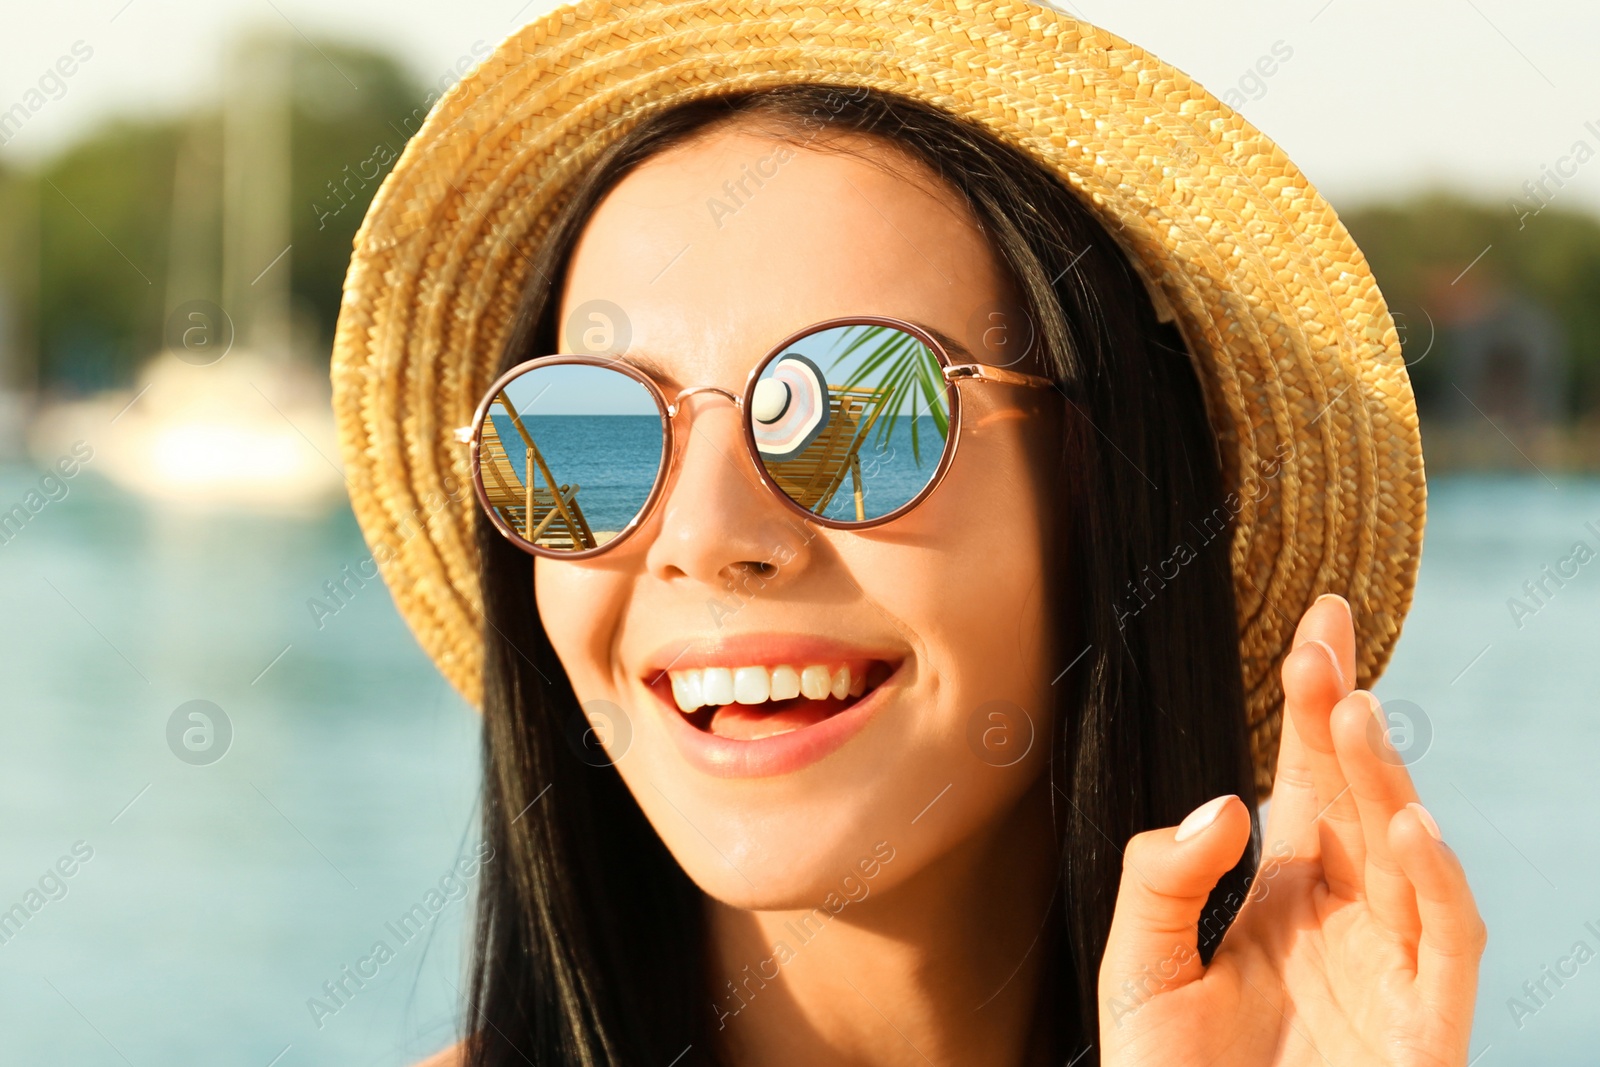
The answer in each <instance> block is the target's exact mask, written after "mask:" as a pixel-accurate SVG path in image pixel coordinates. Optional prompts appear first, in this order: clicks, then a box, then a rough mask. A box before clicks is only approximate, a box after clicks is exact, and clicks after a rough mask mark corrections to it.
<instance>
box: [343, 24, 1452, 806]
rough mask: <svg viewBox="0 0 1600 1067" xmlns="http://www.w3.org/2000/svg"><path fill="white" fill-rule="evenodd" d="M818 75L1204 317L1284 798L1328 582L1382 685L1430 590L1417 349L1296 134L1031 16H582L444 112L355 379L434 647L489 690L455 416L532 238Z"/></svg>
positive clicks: (389, 251)
mask: <svg viewBox="0 0 1600 1067" xmlns="http://www.w3.org/2000/svg"><path fill="white" fill-rule="evenodd" d="M793 82H827V83H832V84H837V85H841V86H857V85H863V86H870V87H872V88H874V89H879V90H884V91H887V92H892V93H900V94H903V95H907V96H911V97H915V98H917V99H920V100H924V101H927V102H929V103H932V104H935V105H937V106H939V107H942V108H945V109H946V110H948V111H951V112H954V113H956V114H958V115H961V116H965V117H967V118H969V119H972V120H975V121H976V122H978V123H981V124H982V125H983V126H985V127H986V128H988V129H989V130H991V131H993V132H994V133H995V134H997V135H999V136H1000V137H1002V138H1004V139H1006V140H1009V141H1011V142H1013V143H1015V144H1017V145H1018V146H1020V147H1021V148H1022V149H1024V150H1025V151H1027V152H1028V153H1030V154H1031V155H1033V156H1034V157H1035V158H1037V159H1039V160H1040V161H1041V162H1043V163H1044V164H1046V165H1047V166H1048V167H1050V168H1052V169H1053V170H1054V171H1055V172H1057V173H1059V174H1060V175H1061V176H1062V177H1063V178H1064V179H1065V180H1066V181H1067V182H1068V183H1070V185H1071V186H1072V187H1073V188H1074V189H1075V190H1076V191H1078V192H1079V193H1080V194H1081V195H1082V196H1083V197H1084V198H1085V199H1086V201H1088V202H1089V203H1090V204H1091V205H1092V206H1093V207H1094V209H1096V211H1097V212H1098V213H1099V215H1100V217H1101V218H1102V219H1103V220H1104V221H1105V223H1106V226H1107V229H1108V230H1109V231H1110V232H1111V233H1112V234H1113V236H1114V237H1115V238H1116V239H1117V240H1118V241H1119V242H1120V243H1121V244H1122V246H1123V247H1124V248H1125V249H1126V250H1127V251H1128V253H1129V254H1130V256H1131V257H1132V258H1133V260H1134V261H1135V264H1136V266H1138V268H1139V269H1140V272H1141V273H1142V274H1143V275H1145V277H1146V280H1147V282H1148V283H1149V284H1150V285H1151V286H1152V287H1153V289H1154V290H1155V292H1156V295H1157V298H1158V300H1160V299H1161V298H1164V301H1165V303H1166V304H1167V305H1169V307H1170V311H1171V312H1172V313H1175V315H1176V320H1177V323H1178V326H1179V328H1180V329H1181V330H1182V332H1183V335H1184V337H1185V339H1186V340H1187V342H1188V344H1189V346H1190V349H1191V351H1192V352H1193V353H1194V354H1195V357H1196V360H1197V364H1198V366H1199V367H1200V370H1201V372H1202V374H1201V376H1202V379H1203V384H1204V387H1205V392H1206V400H1207V404H1208V407H1209V410H1210V416H1211V420H1212V424H1213V425H1214V426H1215V427H1216V428H1217V432H1218V436H1219V438H1220V442H1221V447H1222V454H1223V460H1224V466H1225V474H1226V477H1227V479H1228V482H1229V486H1230V488H1231V489H1232V490H1233V492H1234V493H1235V494H1236V495H1235V496H1234V497H1232V498H1230V501H1231V502H1230V505H1229V510H1232V511H1234V512H1235V513H1236V521H1237V530H1236V533H1235V537H1234V541H1233V544H1232V549H1231V551H1232V556H1231V560H1232V566H1233V573H1234V575H1235V582H1236V587H1237V594H1238V623H1239V631H1240V654H1241V656H1242V659H1243V664H1244V676H1245V684H1246V687H1247V699H1248V714H1249V719H1250V723H1251V727H1252V747H1253V751H1254V755H1255V764H1256V771H1257V779H1258V785H1259V787H1260V788H1261V789H1262V790H1263V793H1265V791H1267V790H1269V789H1270V787H1271V776H1272V771H1273V767H1274V764H1275V759H1276V753H1277V747H1278V746H1277V740H1278V732H1279V718H1280V708H1281V704H1282V692H1281V688H1280V681H1279V676H1278V667H1279V665H1280V663H1281V661H1282V658H1283V656H1284V655H1285V654H1286V653H1287V651H1288V647H1289V643H1290V639H1291V637H1292V634H1293V630H1294V627H1295V625H1296V623H1297V622H1298V620H1299V618H1300V615H1301V614H1302V613H1303V612H1304V611H1305V609H1306V608H1307V607H1308V606H1309V605H1310V603H1311V602H1312V601H1313V599H1314V598H1315V597H1316V596H1317V595H1318V594H1320V593H1324V592H1337V593H1342V594H1343V595H1344V596H1345V597H1346V598H1348V599H1349V600H1350V602H1351V604H1352V605H1353V607H1354V609H1355V614H1356V627H1357V675H1358V677H1357V682H1358V684H1360V685H1370V684H1371V683H1372V681H1373V680H1374V679H1376V677H1377V676H1378V674H1379V672H1380V671H1381V670H1382V668H1383V666H1384V664H1385V663H1386V662H1387V660H1388V657H1389V653H1390V650H1391V649H1392V647H1393V645H1394V642H1395V639H1396V637H1397V636H1398V635H1399V632H1400V625H1401V620H1402V619H1403V617H1404V616H1405V613H1406V611H1407V609H1408V608H1409V607H1410V602H1411V594H1412V587H1413V584H1414V582H1415V577H1416V568H1417V564H1418V560H1419V557H1420V550H1421V539H1422V525H1423V511H1424V497H1425V492H1424V485H1423V468H1422V454H1421V445H1420V439H1419V436H1418V431H1417V417H1416V408H1415V404H1414V401H1413V398H1412V393H1411V387H1410V383H1409V381H1408V379H1407V376H1406V370H1405V365H1404V362H1403V360H1402V358H1401V353H1400V343H1399V337H1398V335H1397V334H1396V331H1395V328H1394V324H1393V322H1392V320H1391V318H1390V315H1389V313H1388V310H1387V309H1386V308H1385V306H1384V302H1383V299H1382V297H1381V296H1380V295H1379V292H1378V287H1377V285H1376V283H1375V282H1374V280H1373V277H1372V274H1371V271H1370V270H1369V269H1368V266H1367V263H1366V260H1365V259H1364V258H1363V256H1362V255H1361V252H1360V251H1359V250H1358V249H1357V248H1356V246H1355V244H1354V243H1353V242H1352V241H1351V239H1350V236H1349V234H1348V233H1347V232H1346V231H1345V229H1344V227H1343V225H1342V224H1341V223H1340V222H1339V220H1338V219H1337V217H1336V216H1335V215H1334V212H1333V210H1332V209H1331V208H1330V207H1329V206H1328V204H1327V203H1326V202H1325V201H1324V200H1323V199H1322V197H1321V196H1320V195H1319V194H1318V193H1317V192H1316V191H1315V190H1314V189H1313V188H1312V187H1311V185H1310V183H1309V182H1307V181H1306V179H1305V177H1304V176H1303V175H1302V174H1301V173H1300V171H1299V170H1298V169H1296V167H1295V166H1294V164H1292V163H1291V162H1290V161H1289V160H1288V159H1287V158H1286V157H1285V156H1284V154H1283V153H1282V152H1281V151H1280V150H1279V149H1278V147H1277V146H1276V145H1274V144H1273V143H1272V142H1271V141H1270V140H1268V139H1267V138H1266V137H1265V136H1263V135H1262V134H1261V133H1260V132H1258V131H1257V130H1256V129H1254V128H1253V127H1252V126H1251V125H1250V124H1249V123H1247V122H1246V121H1245V120H1244V119H1243V118H1242V117H1240V116H1239V115H1238V114H1236V113H1235V112H1234V111H1232V110H1231V109H1230V108H1228V107H1227V106H1226V105H1224V104H1222V103H1221V102H1220V101H1218V100H1217V99H1216V98H1214V97H1213V96H1211V95H1210V94H1209V93H1207V92H1206V91H1205V90H1204V89H1202V88H1201V87H1200V86H1199V85H1197V84H1195V83H1194V82H1193V81H1191V80H1190V79H1189V78H1188V77H1187V76H1186V75H1184V74H1183V73H1181V72H1180V71H1177V70H1175V69H1173V68H1172V67H1170V66H1167V65H1166V64H1164V63H1162V62H1160V61H1159V60H1157V59H1155V58H1153V57H1152V56H1150V55H1148V54H1146V53H1145V52H1143V51H1141V50H1140V49H1138V48H1135V47H1133V46H1131V45H1129V44H1127V43H1126V42H1124V41H1121V40H1119V39H1118V38H1116V37H1114V36H1112V35H1111V34H1108V33H1106V32H1104V31H1102V30H1099V29H1096V28H1095V27H1093V26H1089V25H1087V24H1085V23H1083V22H1080V21H1077V20H1075V19H1072V18H1070V17H1068V16H1066V15H1063V14H1060V13H1058V12H1056V11H1054V10H1052V9H1048V8H1042V7H1038V6H1035V5H1033V4H1030V3H1024V2H1005V0H1002V2H982V3H977V2H969V0H927V2H916V3H911V2H907V3H898V2H893V0H887V2H876V0H860V2H846V3H834V4H830V5H829V6H826V7H824V6H819V5H812V4H806V3H798V2H788V0H719V2H715V3H712V2H707V0H695V2H689V3H656V2H649V0H630V2H623V3H593V4H589V3H584V4H578V5H576V6H568V7H562V8H559V9H557V10H555V11H554V12H552V13H550V14H549V15H547V16H545V17H543V18H540V19H538V20H537V21H535V22H533V23H531V24H529V25H528V26H526V27H524V28H523V29H522V30H521V31H520V32H518V33H516V34H514V35H513V36H511V37H510V38H508V39H507V40H506V41H505V42H504V43H503V44H502V45H501V46H500V47H499V48H498V49H497V50H496V51H495V52H494V53H493V54H492V55H491V56H489V57H488V58H487V59H486V60H485V61H484V62H483V63H482V65H481V66H479V67H478V69H477V70H476V71H475V72H474V73H473V74H472V75H471V76H469V77H467V78H466V79H465V80H463V81H462V82H460V83H459V84H458V85H456V86H455V87H454V88H453V89H452V90H451V91H450V92H449V93H447V94H446V95H445V96H444V97H443V99H441V100H440V101H439V102H438V104H437V105H436V106H435V108H434V109H433V112H432V113H431V114H430V115H429V117H428V119H427V121H426V122H425V123H424V125H423V127H422V128H421V130H420V131H419V132H418V133H417V135H416V136H415V137H414V138H413V139H412V141H411V142H410V144H409V145H407V147H406V149H405V152H404V153H403V154H402V155H401V157H400V159H399V161H398V163H397V164H396V166H395V168H394V170H393V171H392V172H391V173H390V174H389V176H388V177H387V179H386V180H385V181H384V183H383V186H382V188H381V189H380V190H379V192H378V195H377V197H376V199H375V200H374V201H373V203H372V206H371V208H370V210H369V211H368V213H367V216H366V219H365V221H364V222H363V223H362V226H361V230H360V232H359V233H358V234H357V236H356V248H355V255H354V257H353V259H352V260H351V264H350V271H349V276H348V278H347V280H346V284H345V292H344V303H343V309H342V311H341V313H340V316H339V323H338V330H337V335H336V339H335V344H334V354H333V369H332V373H333V386H334V404H335V407H336V414H337V419H338V425H339V432H340V439H341V448H342V452H343V457H344V462H345V464H346V467H347V475H348V478H349V481H350V484H351V486H352V489H351V499H352V503H353V505H354V508H355V513H356V517H357V519H358V520H359V522H360V524H361V528H362V531H363V532H364V533H365V535H366V537H367V540H368V543H369V544H370V545H371V546H372V548H373V550H374V555H375V557H376V558H377V559H378V562H379V564H380V566H381V568H382V571H383V575H384V578H385V581H386V582H387V583H388V586H389V588H390V590H391V592H392V593H393V595H394V598H395V601H396V603H397V604H398V605H399V608H400V611H401V613H402V614H403V615H404V616H405V618H406V620H407V622H408V623H409V624H410V625H411V628H412V630H413V631H414V632H415V634H416V636H417V639H418V641H419V642H421V644H422V647H423V648H424V649H425V650H426V651H427V652H428V654H429V655H430V656H432V657H433V659H434V661H435V662H436V663H437V664H438V666H439V668H440V670H441V671H443V672H444V674H445V676H446V677H447V678H448V679H449V680H450V682H451V683H452V684H453V685H454V686H455V687H456V688H457V689H458V690H459V691H460V692H461V693H462V694H463V695H464V696H465V697H466V698H467V699H468V700H469V701H471V702H473V703H474V704H477V703H479V702H480V691H481V680H480V677H479V672H480V664H481V656H482V648H481V642H480V638H479V631H480V627H481V625H482V622H481V611H480V606H481V601H480V597H479V590H478V586H477V576H476V573H475V565H476V560H475V556H476V553H475V549H474V545H473V538H472V529H473V524H474V523H475V522H476V521H478V519H479V516H478V515H477V514H476V502H475V500H474V499H473V496H472V493H471V492H470V488H468V489H467V490H466V491H463V487H470V485H471V481H470V473H469V471H468V469H467V465H466V459H467V456H466V450H465V449H464V448H462V447H461V446H460V445H458V444H457V443H456V441H455V440H454V438H453V437H452V433H451V431H452V430H453V429H454V428H455V427H457V426H462V425H465V424H467V423H468V422H470V421H471V416H472V412H473V408H474V406H475V405H476V403H477V402H478V400H479V399H480V396H481V394H482V391H483V390H484V389H485V388H487V386H488V385H489V384H490V382H491V381H492V380H493V378H494V372H495V369H496V366H497V363H498V360H499V358H500V355H501V350H502V347H503V345H504V343H505V339H506V336H507V332H508V329H509V327H510V326H511V323H512V320H513V318H514V315H515V311H516V308H517V304H518V298H519V294H520V293H521V291H522V288H523V284H524V281H525V277H526V274H527V271H528V269H529V253H528V250H529V249H532V248H535V247H537V246H538V244H539V242H540V240H541V239H542V237H543V235H544V233H545V231H546V230H547V228H548V226H549V225H550V221H551V219H552V216H553V214H554V212H555V211H556V210H557V209H558V208H559V207H560V205H561V204H562V203H563V202H564V198H565V197H566V195H567V194H568V192H569V183H570V181H571V180H572V178H573V177H574V176H575V175H577V174H580V173H581V172H582V171H583V169H584V167H585V165H586V164H587V163H588V162H589V161H590V160H592V159H593V158H594V157H595V155H596V154H597V153H599V152H600V151H601V150H602V149H603V148H605V147H606V146H607V145H608V144H610V143H611V142H612V141H613V140H615V139H616V138H617V137H619V136H621V135H622V134H623V133H624V132H625V131H627V130H628V129H630V128H631V127H632V126H633V125H634V124H636V123H637V122H638V121H639V120H640V119H642V118H644V117H645V116H646V115H648V114H650V113H652V112H653V111H655V110H657V109H660V108H664V107H668V106H671V105H673V104H676V103H679V102H681V101H685V100H688V99H692V98H695V97H701V96H705V95H707V94H714V93H718V92H724V91H730V90H742V89H755V88H759V87H763V86H773V85H783V84H789V83H793ZM864 310H870V309H864ZM1280 460H1281V467H1279V466H1277V465H1276V464H1275V462H1274V461H1280ZM1199 533H1200V532H1199V531H1197V535H1198V534H1199ZM1155 562H1156V561H1152V564H1154V563H1155Z"/></svg>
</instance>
